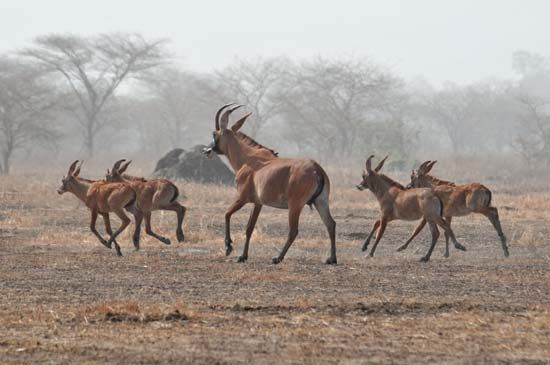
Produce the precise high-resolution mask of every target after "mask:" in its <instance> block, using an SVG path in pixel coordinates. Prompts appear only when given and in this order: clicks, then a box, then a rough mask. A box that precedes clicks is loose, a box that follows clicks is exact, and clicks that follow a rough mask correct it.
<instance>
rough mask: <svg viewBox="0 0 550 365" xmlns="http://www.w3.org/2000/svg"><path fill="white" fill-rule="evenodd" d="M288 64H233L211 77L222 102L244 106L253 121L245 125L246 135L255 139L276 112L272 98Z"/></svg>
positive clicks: (261, 61) (273, 61)
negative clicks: (251, 115) (227, 101)
mask: <svg viewBox="0 0 550 365" xmlns="http://www.w3.org/2000/svg"><path fill="white" fill-rule="evenodd" d="M287 64H288V61H287V60H286V59H283V58H270V59H257V60H247V61H245V60H237V61H236V62H235V63H234V64H232V65H230V66H227V67H226V68H224V69H222V70H221V71H218V72H216V74H215V80H214V81H215V83H216V84H217V88H218V92H219V93H220V95H221V96H222V99H225V100H229V101H234V102H238V103H241V104H244V105H246V106H247V108H248V109H249V110H250V111H252V112H253V115H254V117H253V118H251V119H250V121H248V122H247V124H248V126H247V127H248V128H249V129H248V131H247V134H250V135H251V136H253V137H256V136H257V135H258V133H259V132H260V130H261V129H262V127H264V126H265V125H266V124H267V123H269V122H270V121H272V120H273V118H275V116H276V115H277V112H278V104H277V103H276V101H275V98H274V95H275V93H276V92H277V91H278V90H279V88H280V86H281V82H282V80H283V76H284V71H283V70H284V68H285V66H286V65H287Z"/></svg>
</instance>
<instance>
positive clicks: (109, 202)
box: [57, 160, 136, 256]
mask: <svg viewBox="0 0 550 365" xmlns="http://www.w3.org/2000/svg"><path fill="white" fill-rule="evenodd" d="M77 164H78V160H76V161H75V162H73V163H72V164H71V166H70V167H69V171H68V172H67V176H64V177H63V178H62V179H61V186H60V187H59V188H58V189H57V192H58V193H59V194H60V195H61V194H63V193H66V192H70V193H72V194H74V195H75V196H76V197H77V198H78V199H80V200H81V201H82V202H83V203H84V204H86V206H87V207H88V208H89V209H90V213H91V218H90V230H91V231H92V233H93V234H94V235H95V236H96V237H97V238H98V239H99V241H100V242H101V244H103V245H104V246H105V247H107V248H111V246H112V243H114V244H115V250H116V253H117V255H118V256H122V253H121V251H120V246H119V245H118V243H117V242H116V237H117V236H118V235H119V234H120V233H122V232H123V231H124V230H125V229H126V227H128V225H129V224H130V218H128V216H127V215H126V214H125V213H124V209H127V210H128V211H130V212H135V203H136V192H135V191H134V190H133V189H132V188H131V187H130V186H128V185H127V184H123V183H107V182H105V181H93V180H86V179H82V178H79V177H78V175H79V174H80V166H79V167H78V169H76V165H77ZM81 166H82V163H81ZM110 212H113V213H115V214H116V215H117V216H118V217H119V218H120V220H121V221H122V224H121V225H120V227H119V229H117V230H116V231H115V232H114V233H113V232H112V230H111V224H110V220H109V213H110ZM99 214H101V216H102V217H103V220H104V222H105V230H106V231H107V233H108V234H109V235H110V238H109V240H108V241H106V240H105V239H103V237H101V235H100V234H99V232H98V231H97V230H96V221H97V216H98V215H99Z"/></svg>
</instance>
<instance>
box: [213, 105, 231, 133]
mask: <svg viewBox="0 0 550 365" xmlns="http://www.w3.org/2000/svg"><path fill="white" fill-rule="evenodd" d="M231 105H235V103H229V104H225V105H224V106H222V107H221V108H220V109H219V110H218V111H217V112H216V119H215V120H216V130H217V131H219V130H220V114H221V113H222V111H223V110H224V109H225V108H227V107H228V106H231Z"/></svg>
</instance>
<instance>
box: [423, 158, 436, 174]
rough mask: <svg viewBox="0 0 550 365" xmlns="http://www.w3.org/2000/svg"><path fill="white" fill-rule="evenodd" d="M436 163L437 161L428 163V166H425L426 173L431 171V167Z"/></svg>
mask: <svg viewBox="0 0 550 365" xmlns="http://www.w3.org/2000/svg"><path fill="white" fill-rule="evenodd" d="M436 163H437V160H435V161H432V162H430V164H429V165H428V166H426V173H428V172H430V171H432V167H434V165H435V164H436Z"/></svg>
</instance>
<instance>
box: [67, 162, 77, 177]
mask: <svg viewBox="0 0 550 365" xmlns="http://www.w3.org/2000/svg"><path fill="white" fill-rule="evenodd" d="M77 163H78V160H76V161H75V162H73V163H72V164H71V166H69V171H68V172H67V176H71V175H72V174H73V172H74V169H75V168H76V164H77Z"/></svg>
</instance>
